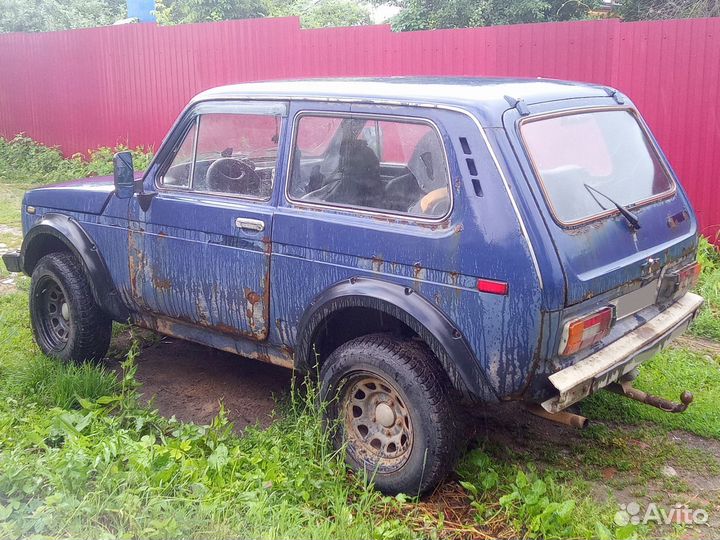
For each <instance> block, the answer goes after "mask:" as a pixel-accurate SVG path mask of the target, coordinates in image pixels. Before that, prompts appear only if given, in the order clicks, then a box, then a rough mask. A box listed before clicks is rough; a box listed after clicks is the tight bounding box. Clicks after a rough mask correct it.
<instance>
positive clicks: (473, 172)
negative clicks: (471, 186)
mask: <svg viewBox="0 0 720 540" xmlns="http://www.w3.org/2000/svg"><path fill="white" fill-rule="evenodd" d="M465 162H466V163H467V168H468V172H469V173H470V175H471V176H477V167H476V166H475V160H474V159H473V158H467V159H466V160H465Z"/></svg>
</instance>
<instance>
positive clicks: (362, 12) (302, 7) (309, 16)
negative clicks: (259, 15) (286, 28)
mask: <svg viewBox="0 0 720 540" xmlns="http://www.w3.org/2000/svg"><path fill="white" fill-rule="evenodd" d="M267 2H268V11H269V14H270V16H271V17H288V16H298V17H300V23H301V24H302V26H303V27H305V28H325V27H330V26H360V25H363V24H372V20H371V18H370V10H369V9H368V8H367V7H366V6H365V5H363V4H360V3H358V2H357V1H354V0H291V1H287V0H267Z"/></svg>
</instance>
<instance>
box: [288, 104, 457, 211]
mask: <svg viewBox="0 0 720 540" xmlns="http://www.w3.org/2000/svg"><path fill="white" fill-rule="evenodd" d="M448 178H449V174H448V164H447V158H446V157H445V150H444V148H443V145H442V141H441V139H440V136H439V134H438V132H437V130H436V128H435V127H434V126H432V125H431V124H429V123H425V122H420V121H415V120H410V119H408V120H405V119H403V120H396V119H392V120H386V119H382V118H374V117H365V116H349V115H348V116H341V115H338V116H324V115H322V116H321V115H303V116H301V117H300V118H299V120H298V123H297V127H296V133H295V147H294V148H293V154H292V165H291V172H290V183H289V195H290V198H291V199H293V200H296V201H301V202H306V203H313V204H322V205H328V206H339V207H347V208H357V209H361V210H375V211H380V212H383V213H398V214H408V215H411V216H417V217H422V218H431V219H438V218H441V217H443V216H445V215H446V214H447V213H448V212H449V211H450V204H451V193H450V187H449V182H448Z"/></svg>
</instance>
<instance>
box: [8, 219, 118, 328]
mask: <svg viewBox="0 0 720 540" xmlns="http://www.w3.org/2000/svg"><path fill="white" fill-rule="evenodd" d="M47 236H50V237H52V238H55V239H56V240H59V241H60V242H62V243H63V244H64V245H65V246H66V247H67V248H68V249H69V250H70V251H71V252H72V253H73V254H74V255H75V256H76V257H77V258H78V260H80V261H82V263H83V268H84V270H85V274H86V276H87V278H88V282H89V283H90V289H91V290H92V294H93V297H94V298H95V301H96V302H97V304H98V306H100V308H101V309H102V310H103V311H105V312H106V313H107V314H108V315H109V316H110V317H112V318H113V319H115V320H117V321H127V320H128V318H129V317H130V313H129V311H128V309H127V307H126V306H125V304H124V303H123V302H122V300H120V297H119V295H118V292H117V290H116V289H115V285H114V283H113V280H112V278H111V277H110V271H109V270H108V268H107V265H106V264H105V260H104V259H103V258H102V256H101V255H100V253H99V252H98V249H97V246H96V244H95V242H93V240H92V239H91V238H90V236H89V235H88V234H87V232H85V230H84V229H83V228H82V227H81V226H80V224H79V223H78V222H77V221H76V220H75V219H73V218H72V217H70V216H67V215H64V214H57V213H52V212H51V213H47V214H45V215H44V216H43V217H42V218H41V219H40V221H38V222H37V224H35V225H34V226H33V227H32V228H31V229H30V230H29V231H28V232H27V234H26V235H25V238H23V243H22V248H21V250H20V256H21V261H20V266H21V268H22V269H23V272H25V273H26V274H28V275H31V274H32V271H33V268H34V266H35V264H37V261H38V260H39V259H40V257H42V256H43V255H45V253H41V252H38V250H42V237H47Z"/></svg>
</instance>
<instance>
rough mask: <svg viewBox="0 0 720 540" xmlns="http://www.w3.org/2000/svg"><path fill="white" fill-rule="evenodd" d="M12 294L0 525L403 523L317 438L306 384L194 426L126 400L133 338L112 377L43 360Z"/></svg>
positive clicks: (318, 534)
mask: <svg viewBox="0 0 720 540" xmlns="http://www.w3.org/2000/svg"><path fill="white" fill-rule="evenodd" d="M26 302H27V300H26V295H25V294H22V293H15V294H12V295H4V296H0V323H1V324H0V344H1V345H0V346H1V347H2V352H3V354H2V360H1V361H0V462H1V463H2V464H3V466H2V467H0V537H2V538H24V537H28V536H32V535H47V536H52V537H72V538H106V537H133V538H191V537H195V538H198V537H199V538H239V537H243V538H260V537H273V538H278V537H279V538H409V537H410V536H411V534H410V531H409V530H408V529H407V527H406V526H405V525H404V524H403V523H402V522H401V521H398V520H396V519H390V520H386V519H385V518H386V517H388V513H389V512H390V511H393V510H394V509H395V507H396V505H397V503H396V502H395V501H394V499H391V498H386V497H383V496H382V495H381V494H379V493H378V492H375V491H373V490H371V489H370V490H369V489H366V487H365V483H364V481H363V479H362V478H359V477H354V476H352V475H350V474H349V473H348V472H347V470H346V468H345V466H344V463H343V456H342V454H340V453H336V452H333V451H331V450H330V448H331V446H330V445H329V444H328V441H327V432H326V431H325V430H324V429H323V425H322V422H321V419H320V416H319V414H318V412H317V411H316V407H315V393H314V388H313V387H312V385H310V386H309V390H308V391H307V392H306V393H304V394H301V393H300V391H299V390H295V391H294V392H293V393H292V396H291V399H290V400H289V402H288V403H287V405H286V406H285V414H284V415H283V417H282V418H280V419H278V420H277V421H276V422H275V423H274V424H273V426H272V427H270V428H269V429H267V430H261V429H258V428H249V429H247V430H246V431H245V433H244V434H243V436H242V437H238V436H237V435H235V434H234V433H233V430H232V425H231V424H230V423H229V422H228V420H227V418H226V416H225V413H224V410H223V409H222V408H221V409H220V413H219V415H218V416H217V418H216V419H215V420H214V421H213V422H212V423H211V424H210V425H208V426H198V425H194V424H186V423H182V422H179V421H177V420H175V419H173V418H171V419H166V418H163V417H161V416H160V415H159V414H158V413H157V412H155V411H152V410H149V409H147V408H145V407H143V406H142V405H140V403H139V401H138V394H137V383H136V381H135V363H134V362H135V356H136V354H137V350H136V349H134V348H133V349H131V351H130V352H129V354H128V358H127V360H126V361H125V362H124V363H123V366H122V368H123V376H122V377H121V379H120V381H116V379H115V377H114V375H113V374H112V373H111V372H109V371H107V370H103V369H102V368H97V367H94V366H90V365H85V366H72V365H64V364H58V363H54V362H53V363H51V361H50V360H48V359H46V358H44V357H43V356H42V355H40V354H39V353H38V352H37V349H36V348H35V347H34V346H32V345H31V343H32V342H31V338H30V334H29V328H28V321H27V308H26ZM58 381H59V382H58ZM68 396H70V399H68ZM383 522H384V523H383Z"/></svg>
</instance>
